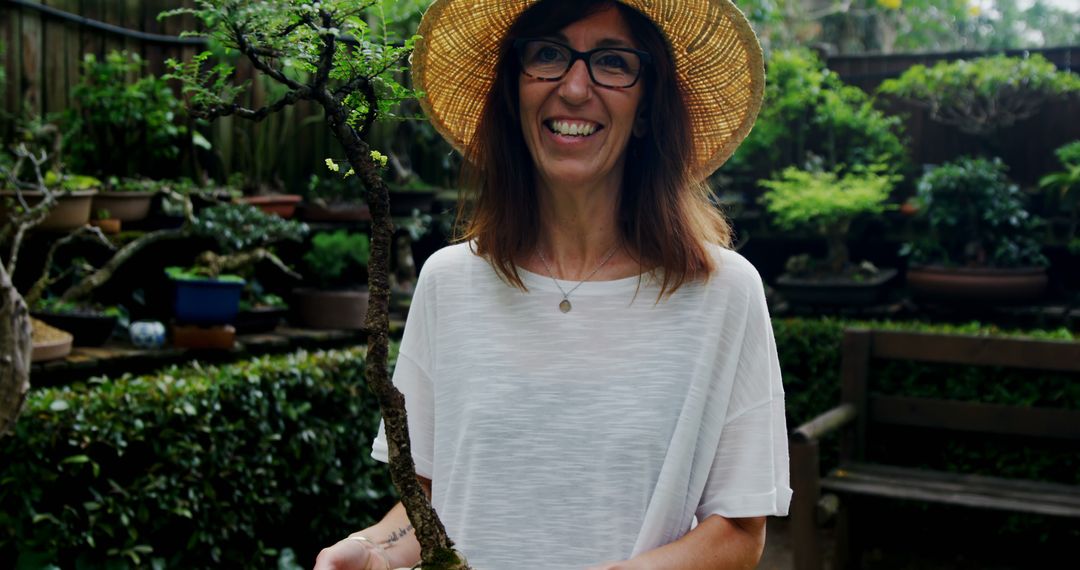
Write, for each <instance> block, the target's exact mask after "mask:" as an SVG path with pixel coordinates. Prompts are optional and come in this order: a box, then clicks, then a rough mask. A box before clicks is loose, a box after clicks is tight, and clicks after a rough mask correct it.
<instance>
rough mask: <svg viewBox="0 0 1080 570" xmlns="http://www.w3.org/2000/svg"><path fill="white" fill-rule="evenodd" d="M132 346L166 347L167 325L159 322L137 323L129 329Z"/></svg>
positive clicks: (132, 324)
mask: <svg viewBox="0 0 1080 570" xmlns="http://www.w3.org/2000/svg"><path fill="white" fill-rule="evenodd" d="M128 332H129V333H130V334H131V344H134V345H135V346H137V347H139V348H161V347H162V346H165V325H163V324H162V323H160V322H158V321H135V322H133V323H131V326H130V327H128Z"/></svg>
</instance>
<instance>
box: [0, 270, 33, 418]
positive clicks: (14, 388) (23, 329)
mask: <svg viewBox="0 0 1080 570" xmlns="http://www.w3.org/2000/svg"><path fill="white" fill-rule="evenodd" d="M32 342H33V341H32V336H31V330H30V312H29V311H28V310H27V308H26V302H25V301H23V298H22V297H21V296H20V295H19V292H18V291H17V290H16V289H15V286H14V285H13V284H12V282H11V275H10V274H9V273H8V272H7V270H6V269H4V267H3V265H2V264H0V346H3V347H4V348H5V350H4V352H3V354H0V437H3V436H4V435H6V434H7V433H8V432H10V431H11V428H12V427H13V426H14V425H15V420H16V419H17V418H18V417H19V413H20V412H22V408H23V405H24V404H25V403H26V394H27V393H28V392H29V391H30V353H31V350H32V348H33V344H32Z"/></svg>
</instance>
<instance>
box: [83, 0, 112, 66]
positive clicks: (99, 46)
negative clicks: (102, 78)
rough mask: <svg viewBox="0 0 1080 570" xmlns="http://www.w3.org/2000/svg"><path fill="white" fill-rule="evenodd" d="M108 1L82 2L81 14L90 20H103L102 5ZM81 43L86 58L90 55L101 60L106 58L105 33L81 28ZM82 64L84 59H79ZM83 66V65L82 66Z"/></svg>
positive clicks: (84, 0)
mask: <svg viewBox="0 0 1080 570" xmlns="http://www.w3.org/2000/svg"><path fill="white" fill-rule="evenodd" d="M105 1H107V0H82V8H81V10H80V14H81V15H83V16H85V17H87V18H90V19H91V20H98V21H100V20H101V19H102V11H101V5H102V3H103V2H105ZM79 36H80V43H82V53H83V55H84V56H85V55H86V54H88V53H91V54H94V55H95V56H97V58H98V59H99V60H100V59H102V58H103V57H105V36H104V33H103V32H99V31H97V30H92V29H90V28H86V27H80V28H79ZM79 59H80V62H81V61H82V57H80V58H79ZM80 65H81V64H80Z"/></svg>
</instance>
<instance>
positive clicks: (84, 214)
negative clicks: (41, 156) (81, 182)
mask: <svg viewBox="0 0 1080 570" xmlns="http://www.w3.org/2000/svg"><path fill="white" fill-rule="evenodd" d="M95 194H97V190H79V191H75V192H62V191H56V205H55V206H53V209H52V211H51V212H49V215H48V216H45V219H44V220H42V222H41V223H40V224H38V225H37V229H40V230H47V231H53V232H67V231H71V230H75V229H78V228H81V227H83V226H85V225H86V223H87V222H89V221H90V206H91V204H93V200H94V195H95ZM22 195H23V198H24V199H25V200H26V204H27V205H28V206H30V207H33V206H35V205H36V204H38V203H40V202H41V200H43V199H44V197H45V196H44V194H42V193H41V192H23V193H22ZM8 198H10V199H12V200H15V199H16V194H15V192H14V191H13V190H4V191H0V219H6V218H8V217H9V216H10V213H9V212H8V211H7V208H6V206H5V205H4V202H6V201H7V200H8Z"/></svg>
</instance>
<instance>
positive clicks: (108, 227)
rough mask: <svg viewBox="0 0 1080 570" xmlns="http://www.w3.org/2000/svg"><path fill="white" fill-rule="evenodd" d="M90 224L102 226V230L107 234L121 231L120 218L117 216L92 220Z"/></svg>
mask: <svg viewBox="0 0 1080 570" xmlns="http://www.w3.org/2000/svg"><path fill="white" fill-rule="evenodd" d="M90 225H91V226H95V227H98V228H101V231H102V232H103V233H106V234H118V233H120V220H117V219H115V218H110V219H108V220H90Z"/></svg>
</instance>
